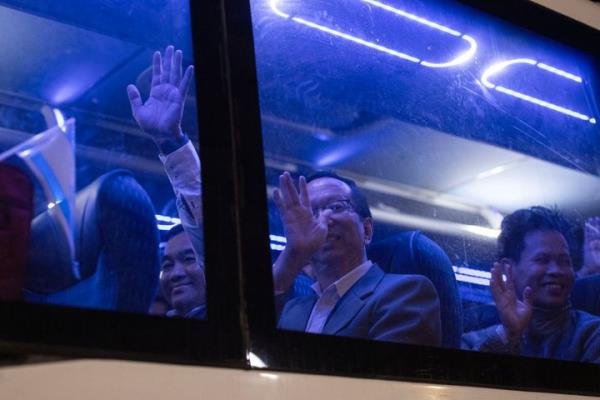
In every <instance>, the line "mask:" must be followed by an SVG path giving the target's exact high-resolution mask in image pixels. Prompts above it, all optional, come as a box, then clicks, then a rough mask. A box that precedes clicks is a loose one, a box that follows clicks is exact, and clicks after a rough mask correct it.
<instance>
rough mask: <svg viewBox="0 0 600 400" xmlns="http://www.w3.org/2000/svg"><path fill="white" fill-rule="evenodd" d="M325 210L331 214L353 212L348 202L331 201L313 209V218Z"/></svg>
mask: <svg viewBox="0 0 600 400" xmlns="http://www.w3.org/2000/svg"><path fill="white" fill-rule="evenodd" d="M325 210H330V211H331V214H341V213H343V212H345V211H354V207H353V206H352V203H351V202H350V200H346V199H344V200H337V201H333V202H331V203H329V204H325V205H324V206H320V207H314V208H313V209H312V212H313V215H314V216H315V217H318V216H319V215H320V214H321V212H323V211H325Z"/></svg>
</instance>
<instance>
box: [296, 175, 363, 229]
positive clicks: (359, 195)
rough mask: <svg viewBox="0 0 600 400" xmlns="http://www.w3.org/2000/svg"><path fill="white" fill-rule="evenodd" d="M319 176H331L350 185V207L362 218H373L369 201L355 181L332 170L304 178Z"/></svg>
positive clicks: (316, 177) (312, 179)
mask: <svg viewBox="0 0 600 400" xmlns="http://www.w3.org/2000/svg"><path fill="white" fill-rule="evenodd" d="M320 178H333V179H337V180H338V181H342V182H344V183H345V184H346V185H348V186H349V187H350V202H351V203H352V207H353V208H354V211H356V213H357V214H358V215H360V216H361V217H362V218H373V217H372V216H371V210H369V203H368V202H367V198H366V197H365V195H364V193H363V192H362V191H361V190H360V189H359V188H358V186H357V185H356V182H354V181H353V180H352V179H349V178H344V177H343V176H339V175H338V174H336V173H335V172H333V171H317V172H315V173H314V174H312V175H310V176H309V177H308V178H306V182H307V183H308V182H310V181H314V180H316V179H320Z"/></svg>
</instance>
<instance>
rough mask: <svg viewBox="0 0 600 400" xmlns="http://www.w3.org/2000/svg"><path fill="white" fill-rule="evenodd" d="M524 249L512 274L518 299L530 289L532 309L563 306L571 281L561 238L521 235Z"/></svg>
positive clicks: (550, 233) (544, 234)
mask: <svg viewBox="0 0 600 400" xmlns="http://www.w3.org/2000/svg"><path fill="white" fill-rule="evenodd" d="M524 245H525V247H524V249H523V251H522V252H521V260H520V261H519V262H518V263H517V264H515V265H514V270H513V279H514V282H515V289H516V290H517V294H518V296H519V297H521V296H522V295H523V291H524V290H525V288H526V287H527V286H530V287H531V289H532V290H533V292H532V293H533V297H532V299H533V304H534V305H535V306H538V307H545V308H556V307H562V306H564V305H565V304H566V303H567V301H568V299H569V295H570V294H571V289H572V287H573V281H574V279H575V272H574V271H573V266H572V264H571V256H570V255H569V246H568V245H567V242H566V240H565V238H564V237H563V235H562V234H561V233H560V232H557V231H549V230H543V231H533V232H529V233H528V234H527V235H525V239H524Z"/></svg>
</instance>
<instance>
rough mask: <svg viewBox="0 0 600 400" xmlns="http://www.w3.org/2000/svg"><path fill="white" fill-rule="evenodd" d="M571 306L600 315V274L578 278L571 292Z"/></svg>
mask: <svg viewBox="0 0 600 400" xmlns="http://www.w3.org/2000/svg"><path fill="white" fill-rule="evenodd" d="M571 303H572V304H573V308H576V309H578V310H582V311H586V312H588V313H590V314H594V315H600V275H591V276H587V277H585V278H579V279H577V280H576V281H575V285H573V291H572V292H571Z"/></svg>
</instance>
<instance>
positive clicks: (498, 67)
mask: <svg viewBox="0 0 600 400" xmlns="http://www.w3.org/2000/svg"><path fill="white" fill-rule="evenodd" d="M515 64H526V65H533V66H536V67H538V68H540V69H543V70H544V71H547V72H550V73H552V74H554V75H557V76H560V77H562V78H565V79H569V80H572V81H575V82H577V83H580V84H581V83H582V82H583V80H582V79H581V77H580V76H577V75H574V74H572V73H570V72H567V71H563V70H561V69H558V68H555V67H552V66H550V65H548V64H544V63H539V62H537V61H536V60H533V59H531V58H514V59H512V60H506V61H501V62H498V63H496V64H493V65H491V66H490V67H488V68H487V69H486V70H485V71H484V72H483V74H482V75H481V83H483V85H484V86H486V87H488V88H490V89H495V90H497V91H498V92H500V93H504V94H507V95H509V96H513V97H516V98H518V99H521V100H524V101H527V102H530V103H533V104H536V105H538V106H541V107H545V108H547V109H550V110H553V111H556V112H559V113H561V114H565V115H568V116H571V117H574V118H577V119H580V120H583V121H588V122H589V123H591V124H595V123H596V119H595V118H593V117H590V116H587V115H585V114H582V113H579V112H577V111H574V110H571V109H568V108H566V107H561V106H559V105H557V104H554V103H550V102H549V101H546V100H542V99H538V98H537V97H533V96H529V95H527V94H525V93H522V92H519V91H516V90H513V89H509V88H507V87H504V86H501V85H496V84H494V83H493V82H491V81H490V78H491V77H493V76H495V75H497V74H499V73H501V72H503V71H504V70H505V69H507V68H508V67H509V66H511V65H515Z"/></svg>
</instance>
